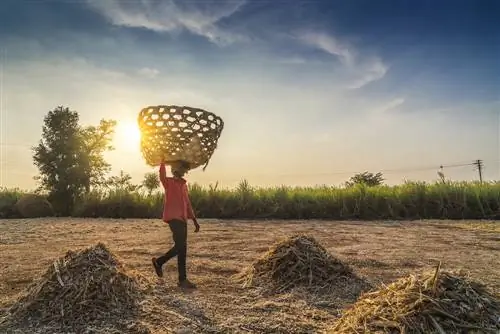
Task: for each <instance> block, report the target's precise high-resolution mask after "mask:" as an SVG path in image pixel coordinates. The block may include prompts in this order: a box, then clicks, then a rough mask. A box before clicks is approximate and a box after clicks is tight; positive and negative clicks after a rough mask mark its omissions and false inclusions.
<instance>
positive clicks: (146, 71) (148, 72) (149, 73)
mask: <svg viewBox="0 0 500 334" xmlns="http://www.w3.org/2000/svg"><path fill="white" fill-rule="evenodd" d="M137 72H138V73H139V74H140V75H142V76H145V77H147V78H150V79H153V78H156V77H157V76H158V74H160V71H158V70H157V69H156V68H149V67H143V68H141V69H140V70H139V71H137Z"/></svg>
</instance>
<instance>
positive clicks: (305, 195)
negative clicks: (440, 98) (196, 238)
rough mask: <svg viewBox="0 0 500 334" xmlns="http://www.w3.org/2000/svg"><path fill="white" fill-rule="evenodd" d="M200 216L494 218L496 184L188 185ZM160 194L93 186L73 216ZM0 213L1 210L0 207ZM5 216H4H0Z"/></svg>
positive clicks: (127, 210) (139, 213) (151, 202)
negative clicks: (232, 186) (262, 186)
mask: <svg viewBox="0 0 500 334" xmlns="http://www.w3.org/2000/svg"><path fill="white" fill-rule="evenodd" d="M21 194H22V192H21V191H19V190H12V191H11V190H7V189H4V190H2V191H0V203H1V205H0V210H1V207H2V205H3V207H4V208H6V207H8V206H9V205H12V203H15V199H17V198H19V196H21ZM190 194H191V201H192V203H193V207H194V209H195V211H196V213H197V215H198V216H199V217H200V218H220V219H334V220H343V219H360V220H373V219H409V220H414V219H497V218H500V183H499V182H491V183H483V184H480V183H477V182H449V183H444V184H443V183H435V184H428V183H415V182H413V183H411V182H408V183H405V184H402V185H398V186H379V187H365V186H355V187H352V188H337V187H328V186H323V187H294V188H292V187H285V186H282V187H275V188H254V187H252V186H250V185H249V184H248V183H247V182H246V181H243V182H241V183H240V185H239V187H237V188H236V189H217V188H214V187H201V186H199V185H197V184H193V185H192V186H190ZM162 206H163V194H162V193H160V192H156V193H153V194H152V195H148V194H145V193H144V192H132V193H130V192H125V191H119V190H115V191H108V192H99V191H93V192H91V193H89V194H87V195H85V196H84V198H82V199H81V200H80V201H78V203H77V204H76V208H75V211H74V213H73V216H75V217H102V218H157V217H160V216H161V211H162ZM0 212H1V211H0ZM4 216H5V215H4Z"/></svg>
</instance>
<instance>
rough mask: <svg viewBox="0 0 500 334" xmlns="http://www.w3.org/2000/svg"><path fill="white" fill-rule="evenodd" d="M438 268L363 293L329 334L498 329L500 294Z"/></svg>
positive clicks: (468, 331)
mask: <svg viewBox="0 0 500 334" xmlns="http://www.w3.org/2000/svg"><path fill="white" fill-rule="evenodd" d="M439 269H440V266H438V268H437V269H436V270H435V271H433V272H428V273H424V274H422V275H419V276H415V275H412V276H409V277H405V278H401V279H399V280H397V281H396V282H394V283H392V284H390V285H388V286H386V287H384V288H382V289H380V290H377V291H374V292H371V293H367V294H364V295H363V296H361V298H360V299H359V300H358V301H357V302H356V303H355V304H354V305H352V306H351V307H350V308H349V309H347V310H346V311H345V313H344V314H343V316H342V317H341V318H340V319H339V320H338V321H337V322H336V323H335V325H334V326H333V327H332V328H331V330H330V331H329V333H405V334H417V333H418V334H424V333H426V334H427V333H439V334H441V333H499V332H500V300H499V298H498V296H495V295H493V294H492V293H491V292H489V291H488V289H487V288H486V287H485V286H483V285H481V284H479V283H477V282H474V281H471V280H470V279H468V278H467V277H465V276H463V275H458V274H456V275H455V274H453V273H449V272H439Z"/></svg>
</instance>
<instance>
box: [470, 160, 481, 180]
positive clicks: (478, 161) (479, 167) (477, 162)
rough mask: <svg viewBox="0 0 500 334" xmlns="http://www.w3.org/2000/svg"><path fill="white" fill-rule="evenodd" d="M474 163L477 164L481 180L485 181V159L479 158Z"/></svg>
mask: <svg viewBox="0 0 500 334" xmlns="http://www.w3.org/2000/svg"><path fill="white" fill-rule="evenodd" d="M472 164H473V165H475V166H476V168H477V171H478V173H479V182H483V167H484V165H483V160H481V159H478V160H476V161H475V162H473V163H472Z"/></svg>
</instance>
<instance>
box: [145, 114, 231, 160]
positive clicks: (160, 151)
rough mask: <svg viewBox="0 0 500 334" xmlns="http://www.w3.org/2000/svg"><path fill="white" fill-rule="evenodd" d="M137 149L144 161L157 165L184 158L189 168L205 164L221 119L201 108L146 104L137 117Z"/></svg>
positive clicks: (217, 137)
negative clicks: (139, 138)
mask: <svg viewBox="0 0 500 334" xmlns="http://www.w3.org/2000/svg"><path fill="white" fill-rule="evenodd" d="M138 124H139V129H140V130H141V151H142V155H143V157H144V159H145V160H146V163H147V164H148V165H150V166H158V165H159V164H160V163H161V161H162V159H164V161H165V163H166V164H171V163H173V162H175V161H180V160H184V161H187V162H189V164H190V169H194V168H197V167H199V166H202V165H204V167H203V170H205V168H206V167H207V165H208V162H209V161H210V158H211V157H212V154H213V153H214V151H215V149H216V148H217V141H218V140H219V137H220V135H221V132H222V129H223V128H224V122H223V121H222V119H221V118H220V117H218V116H217V115H215V114H213V113H211V112H208V111H206V110H203V109H198V108H191V107H186V106H175V105H171V106H164V105H161V106H150V107H146V108H144V109H142V110H141V112H140V113H139V118H138Z"/></svg>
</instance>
